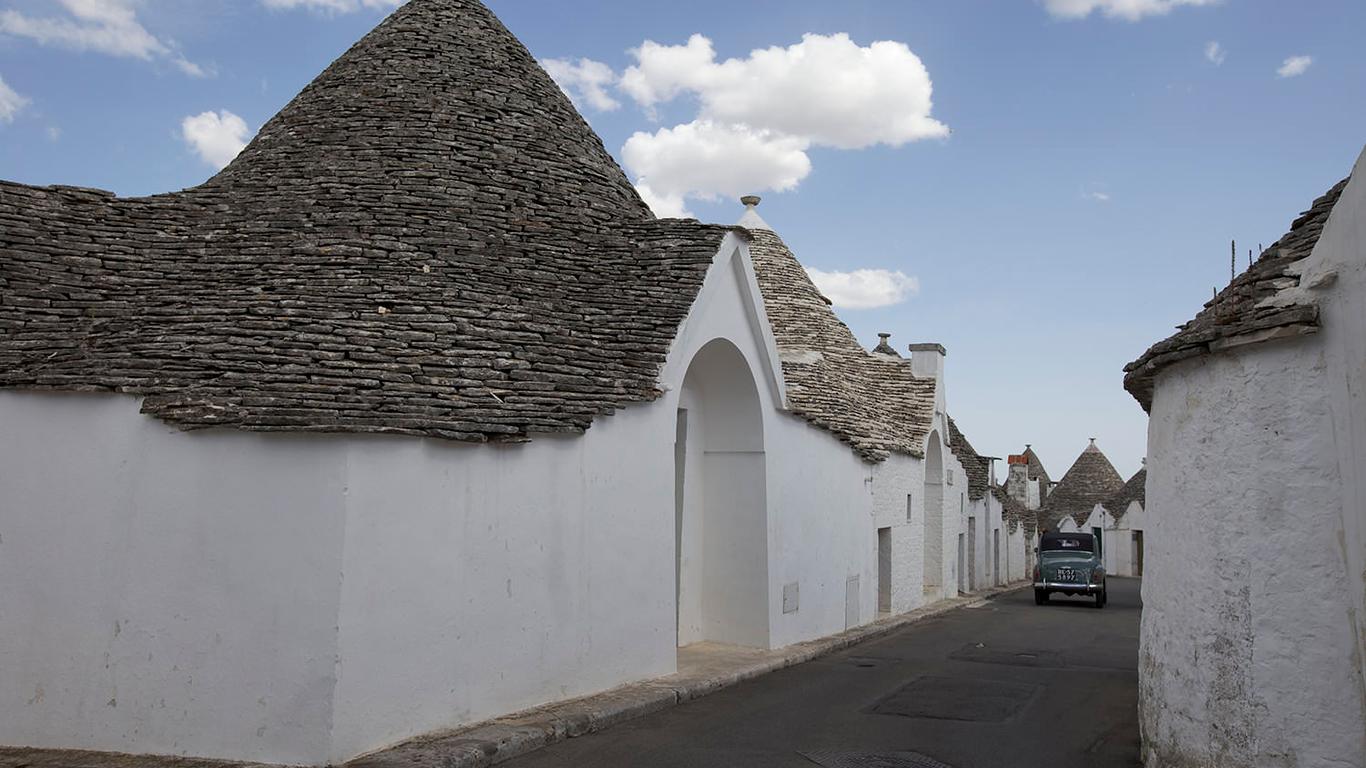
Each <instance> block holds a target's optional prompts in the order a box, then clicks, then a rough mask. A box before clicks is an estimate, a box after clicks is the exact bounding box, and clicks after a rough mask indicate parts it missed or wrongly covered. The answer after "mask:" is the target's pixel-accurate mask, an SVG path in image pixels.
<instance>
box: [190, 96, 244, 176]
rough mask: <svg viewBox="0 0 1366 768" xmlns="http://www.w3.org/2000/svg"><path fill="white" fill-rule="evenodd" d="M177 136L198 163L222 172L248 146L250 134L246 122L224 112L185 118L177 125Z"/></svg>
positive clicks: (203, 113) (211, 112)
mask: <svg viewBox="0 0 1366 768" xmlns="http://www.w3.org/2000/svg"><path fill="white" fill-rule="evenodd" d="M180 136H181V138H182V139H184V141H185V143H186V144H189V145H190V148H192V149H193V150H194V151H195V152H196V153H197V154H198V155H199V157H200V159H201V160H203V161H204V162H206V163H208V164H209V165H211V166H213V167H214V168H215V169H221V168H222V167H223V166H225V165H227V164H228V163H230V162H232V159H233V158H234V157H237V154H238V153H239V152H241V151H242V149H243V147H245V146H247V139H248V138H249V137H250V136H251V131H249V130H248V129H247V123H246V121H245V120H243V119H242V118H240V117H238V116H237V115H234V114H233V113H231V112H229V111H227V110H226V109H225V110H220V111H218V112H213V111H209V112H202V113H200V114H198V115H191V116H190V117H187V118H185V119H184V120H182V121H181V122H180Z"/></svg>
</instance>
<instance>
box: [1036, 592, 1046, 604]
mask: <svg viewBox="0 0 1366 768" xmlns="http://www.w3.org/2000/svg"><path fill="white" fill-rule="evenodd" d="M1047 602H1048V593H1047V592H1045V591H1044V590H1042V589H1036V590H1034V604H1035V605H1043V604H1044V603H1047Z"/></svg>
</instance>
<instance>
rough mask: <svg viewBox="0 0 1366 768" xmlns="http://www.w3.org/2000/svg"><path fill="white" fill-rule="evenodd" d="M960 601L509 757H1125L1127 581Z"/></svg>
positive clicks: (532, 762)
mask: <svg viewBox="0 0 1366 768" xmlns="http://www.w3.org/2000/svg"><path fill="white" fill-rule="evenodd" d="M1109 592H1110V601H1109V604H1108V605H1107V606H1106V607H1105V608H1104V609H1103V610H1096V609H1095V608H1093V607H1092V604H1093V601H1092V600H1090V599H1089V598H1081V597H1063V596H1055V597H1054V598H1053V599H1052V601H1051V604H1050V605H1045V606H1035V605H1034V595H1033V592H1032V591H1031V590H1022V591H1019V592H1014V593H1011V594H1007V595H1003V596H1001V597H998V598H996V599H994V600H991V601H989V602H987V603H986V604H985V605H982V606H981V607H978V608H963V609H960V610H957V611H953V612H950V613H948V614H945V615H943V616H940V617H937V618H933V619H929V620H926V621H923V622H920V623H917V624H914V625H912V626H910V627H907V628H906V629H903V630H901V631H899V632H896V633H895V634H892V635H889V636H887V637H884V638H881V639H878V640H872V641H869V642H867V643H863V644H861V645H857V646H854V647H852V648H849V649H847V650H845V651H842V652H840V653H836V654H832V655H830V656H826V657H824V658H821V659H817V660H815V661H811V662H808V663H806V664H801V665H798V666H795V667H791V668H788V669H785V670H782V671H779V672H774V673H772V674H769V675H765V676H763V677H760V678H756V679H754V680H750V681H748V682H745V683H741V684H740V685H737V686H734V687H732V688H729V689H727V690H724V691H721V692H719V693H716V694H713V695H711V696H707V697H705V698H702V699H698V700H697V701H693V702H689V703H687V704H684V705H682V706H678V707H673V708H671V709H668V710H665V711H663V712H659V713H656V714H653V715H649V716H646V717H643V718H640V719H638V720H634V721H631V722H629V723H626V724H624V725H620V726H617V727H615V728H611V729H609V730H606V731H603V732H601V733H596V734H592V735H589V736H583V737H580V738H577V739H570V740H569V741H565V742H561V743H559V744H556V745H554V746H551V747H548V748H546V749H543V750H540V751H539V752H535V753H533V754H530V755H527V756H526V757H523V758H521V759H518V760H513V761H510V762H508V763H505V765H509V766H514V767H515V768H551V767H552V766H554V767H556V768H565V767H567V766H575V767H576V768H580V767H587V766H606V767H608V768H611V767H613V766H640V767H642V768H643V767H645V766H649V767H650V768H673V767H678V768H682V767H683V766H687V767H688V768H694V767H696V768H701V767H702V766H708V767H711V766H716V767H718V768H729V767H731V766H734V767H735V768H741V767H743V768H778V767H780V766H781V767H783V768H786V767H787V766H791V768H815V766H826V767H827V768H941V766H948V767H949V768H1032V766H1040V767H1041V768H1043V767H1047V768H1070V767H1072V766H1075V768H1121V767H1122V768H1135V767H1136V766H1138V765H1139V757H1138V754H1139V752H1138V750H1139V746H1138V719H1137V694H1138V672H1137V666H1138V618H1139V611H1140V608H1141V603H1140V600H1139V582H1138V581H1136V580H1132V579H1117V578H1112V579H1111V580H1110V582H1109Z"/></svg>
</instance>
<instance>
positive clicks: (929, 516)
mask: <svg viewBox="0 0 1366 768" xmlns="http://www.w3.org/2000/svg"><path fill="white" fill-rule="evenodd" d="M927 442H928V444H927V446H926V448H925V521H924V525H925V539H924V542H925V543H924V547H923V550H924V553H925V554H924V565H925V570H924V585H925V598H926V600H938V599H939V598H940V597H941V596H942V592H943V588H944V454H943V449H942V448H941V447H940V442H941V441H940V438H939V433H938V432H931V433H930V437H929V439H928V441H927Z"/></svg>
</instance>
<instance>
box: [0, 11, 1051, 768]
mask: <svg viewBox="0 0 1366 768" xmlns="http://www.w3.org/2000/svg"><path fill="white" fill-rule="evenodd" d="M751 208H752V206H751ZM0 329H2V330H3V334H0V424H3V430H0V467H3V468H4V469H3V471H0V534H3V556H0V584H3V585H4V589H3V590H0V616H3V617H4V623H5V627H6V631H5V632H0V660H3V663H0V691H4V692H6V695H5V696H3V697H0V744H7V745H23V746H33V747H60V748H83V749H93V750H109V751H117V752H130V753H154V754H167V755H196V756H207V757H219V758H230V759H236V760H251V761H265V762H276V763H289V764H296V765H309V764H313V765H316V764H324V763H339V762H342V761H345V760H347V759H348V758H350V757H352V756H355V755H357V754H359V753H362V752H365V751H368V750H371V749H374V748H377V747H382V746H384V745H387V744H390V743H393V742H395V741H399V740H402V739H405V738H407V737H410V736H414V735H417V734H421V733H424V732H427V731H430V730H433V729H438V728H446V727H452V726H458V725H460V724H462V723H466V722H470V721H475V720H479V719H483V718H486V717H489V716H494V715H499V714H503V713H507V712H509V711H514V710H518V709H522V708H525V707H531V706H535V705H539V704H542V703H545V702H547V701H551V700H555V699H560V698H564V697H571V696H576V695H580V694H588V693H592V692H596V691H601V690H604V689H608V688H611V687H613V686H616V685H619V684H622V683H625V682H628V681H634V680H640V679H644V678H650V677H655V676H659V675H665V674H668V673H671V672H673V671H674V670H675V669H676V665H677V658H678V657H677V649H678V647H679V646H680V645H686V644H689V643H693V642H696V641H702V640H708V641H713V642H722V643H732V644H740V645H747V646H755V647H759V648H775V647H779V646H784V645H788V644H791V643H795V642H799V641H802V640H808V639H811V638H815V637H820V636H824V635H829V634H832V633H836V632H840V631H842V630H844V629H846V628H848V627H851V626H854V625H859V624H864V623H867V622H870V621H873V620H875V619H876V618H877V617H878V616H879V615H881V614H883V613H896V612H901V611H906V610H910V609H912V608H915V607H918V606H921V605H924V604H926V603H928V602H932V601H935V600H939V599H942V598H945V597H949V596H953V595H956V594H957V593H958V592H959V591H960V590H971V589H974V588H976V587H978V586H982V585H989V584H996V583H1000V582H1002V581H1004V580H1006V579H1008V578H1011V577H1013V576H1019V575H1022V573H1023V571H1022V570H1021V566H1022V564H1023V559H1024V557H1026V553H1024V552H1021V551H1019V550H1020V548H1021V545H1020V544H1019V540H1018V539H1012V538H1011V537H1010V534H1009V531H1008V530H1007V531H1006V532H1002V530H1001V528H1002V524H1003V519H1002V514H1001V511H1002V505H1001V504H1000V503H999V501H998V500H997V499H996V497H995V495H994V494H991V493H988V492H987V490H988V487H989V486H991V485H993V484H994V479H993V478H992V477H991V474H990V469H989V467H988V466H987V463H986V462H985V460H983V459H981V458H980V457H977V456H976V455H975V453H974V452H973V451H972V450H971V446H970V445H969V444H968V443H967V441H966V439H965V438H963V437H962V435H961V434H960V433H959V432H958V431H957V429H956V427H955V426H954V425H953V424H952V423H951V422H950V421H949V419H948V417H947V415H946V413H947V410H946V405H945V403H946V398H945V385H944V377H943V370H944V350H943V348H942V347H940V346H938V345H936V344H924V345H913V346H912V350H911V351H912V354H911V356H910V359H909V360H906V359H901V358H899V357H894V356H888V355H885V354H874V353H870V352H868V351H866V350H864V349H863V348H862V347H861V346H860V345H859V344H858V343H857V341H856V340H855V339H854V337H853V335H852V334H851V333H850V332H849V329H848V328H847V327H845V326H844V325H843V324H842V323H841V322H840V321H839V320H838V318H837V317H836V316H835V314H834V312H833V311H832V310H831V308H830V306H829V304H828V302H826V301H824V300H823V299H822V297H821V296H820V294H819V292H818V291H817V290H816V288H815V286H814V285H812V284H811V281H810V280H809V279H808V278H807V276H806V274H805V272H804V271H803V270H802V269H801V267H800V265H799V264H798V263H797V261H796V259H795V258H794V257H793V256H792V254H791V253H790V252H789V251H788V250H787V248H786V246H784V245H783V243H782V241H781V240H780V239H779V238H778V237H777V235H776V234H774V233H773V232H772V231H771V230H770V229H769V228H768V227H767V225H765V224H764V223H763V222H762V219H760V218H759V217H758V214H757V212H755V211H753V210H750V211H749V212H747V213H746V214H745V218H744V220H742V221H741V222H740V226H712V225H705V224H700V223H698V222H696V221H691V220H658V219H655V218H654V217H653V216H652V215H651V214H650V212H649V210H648V209H647V207H646V206H645V204H644V203H643V202H642V201H641V199H640V197H639V196H638V195H637V193H636V191H635V190H634V189H633V188H632V186H631V184H630V183H629V181H628V180H627V178H626V176H625V174H624V173H623V172H622V171H621V170H620V168H619V167H618V166H617V165H616V163H615V162H614V161H613V160H612V158H611V157H610V155H608V153H607V152H606V151H605V150H604V149H603V146H602V143H601V141H600V140H599V139H598V137H597V136H596V135H595V134H594V133H593V132H592V130H591V129H589V127H588V126H587V124H586V123H585V122H584V121H583V119H582V118H581V117H580V116H579V115H578V114H577V113H576V112H575V111H574V109H573V107H572V106H571V105H570V103H569V102H568V100H567V99H566V98H565V97H564V96H563V94H562V93H561V92H560V90H559V89H558V88H557V87H556V86H555V84H554V83H553V82H552V81H551V79H550V78H549V77H548V76H547V75H546V73H545V72H544V71H543V70H542V69H541V68H540V67H539V66H538V65H537V63H536V61H535V60H534V59H533V58H532V56H531V55H530V54H529V53H528V52H527V50H526V49H525V48H524V47H523V46H522V44H521V43H520V42H519V41H518V40H516V38H514V37H513V36H512V35H511V34H510V33H509V32H508V31H507V30H506V29H505V28H504V27H503V26H502V25H501V24H500V23H499V21H498V20H497V19H496V18H495V17H494V15H493V14H492V13H490V12H489V11H488V9H487V8H485V7H484V6H483V5H482V4H480V3H479V2H477V0H411V2H408V3H406V4H405V5H403V6H401V7H400V8H398V9H397V10H396V11H394V13H393V14H392V15H391V16H390V17H389V18H388V19H387V20H386V21H384V22H383V23H382V24H381V25H380V26H379V27H378V28H376V29H375V30H374V31H373V32H372V33H371V34H369V35H367V36H366V37H365V38H364V39H363V40H361V41H360V42H359V43H357V44H356V45H355V46H354V47H353V48H352V49H351V50H350V51H348V52H347V53H346V54H344V55H343V56H342V57H341V58H340V59H338V60H337V61H336V62H335V63H334V64H333V65H332V66H330V67H329V68H328V69H327V70H326V71H325V72H324V73H323V74H322V75H321V76H319V77H318V78H317V79H316V80H315V81H314V82H313V83H312V84H311V85H309V86H308V87H307V88H305V89H304V90H303V92H302V93H300V94H299V95H298V97H296V98H295V99H294V100H293V101H292V102H290V104H289V105H287V106H286V107H285V108H284V109H283V110H282V111H281V112H280V113H279V114H278V115H276V116H275V117H274V118H273V119H272V120H270V121H269V122H268V123H267V124H266V125H265V126H264V127H263V128H262V129H261V131H260V133H259V134H258V135H257V136H256V138H255V139H254V140H253V141H252V142H251V144H250V145H249V146H248V147H247V148H246V149H245V150H244V151H243V152H242V153H241V155H239V156H238V157H237V159H236V160H234V161H233V162H232V164H230V165H229V166H228V167H227V168H226V169H224V170H223V171H222V172H221V173H219V174H218V175H217V176H215V177H214V178H212V179H210V180H209V181H208V182H206V183H205V184H202V185H200V186H198V187H195V188H192V189H188V190H185V191H183V192H179V193H174V194H166V195H158V196H153V197H146V198H118V197H116V196H114V195H112V194H109V193H106V192H101V191H97V190H87V189H75V188H70V187H32V186H27V185H21V184H15V183H9V182H0ZM590 427H591V428H590ZM1012 542H1014V543H1013V544H1012Z"/></svg>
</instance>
